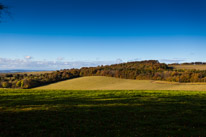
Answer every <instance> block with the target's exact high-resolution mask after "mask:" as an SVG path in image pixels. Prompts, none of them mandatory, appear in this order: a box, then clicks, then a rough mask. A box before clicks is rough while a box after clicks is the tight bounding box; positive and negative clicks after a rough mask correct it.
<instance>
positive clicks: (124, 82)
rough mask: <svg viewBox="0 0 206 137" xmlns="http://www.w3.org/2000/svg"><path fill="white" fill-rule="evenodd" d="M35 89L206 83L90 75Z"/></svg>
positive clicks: (178, 86) (161, 87)
mask: <svg viewBox="0 0 206 137" xmlns="http://www.w3.org/2000/svg"><path fill="white" fill-rule="evenodd" d="M35 89H56V90H193V91H206V84H200V83H187V84H185V83H184V84H183V83H177V82H166V81H165V82H164V81H154V80H130V79H120V78H112V77H105V76H88V77H80V78H75V79H70V80H65V81H61V82H57V83H54V84H50V85H46V86H42V87H38V88H35Z"/></svg>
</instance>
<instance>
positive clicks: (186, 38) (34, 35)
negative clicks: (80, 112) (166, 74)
mask: <svg viewBox="0 0 206 137" xmlns="http://www.w3.org/2000/svg"><path fill="white" fill-rule="evenodd" d="M0 3H3V4H6V5H7V6H8V7H9V9H8V10H9V12H10V13H11V17H10V16H8V15H7V14H3V18H2V19H1V20H2V22H1V23H0V49H1V50H0V69H14V68H17V69H63V68H71V67H82V66H95V65H100V64H112V63H119V62H127V61H134V60H148V59H155V60H160V61H161V62H166V63H172V62H191V61H206V54H205V53H204V51H205V50H206V25H205V24H206V18H205V17H206V1H205V0H155V1H154V0H52V1H50V0H18V1H16V0H0ZM15 62H17V63H15ZM46 64H47V65H46ZM48 64H50V65H48Z"/></svg>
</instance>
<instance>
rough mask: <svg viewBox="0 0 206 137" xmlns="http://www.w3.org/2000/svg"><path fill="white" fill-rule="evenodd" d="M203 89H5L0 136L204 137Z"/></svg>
mask: <svg viewBox="0 0 206 137" xmlns="http://www.w3.org/2000/svg"><path fill="white" fill-rule="evenodd" d="M205 121H206V92H203V91H195V92H194V91H126V90H123V91H119V90H118V91H69V90H12V89H11V90H6V89H1V90H0V136H1V137H11V136H18V137H21V136H25V137H37V136H38V137H39V136H40V137H57V136H61V137H62V136H71V137H82V136H84V137H94V136H96V137H108V136H111V137H118V136H119V137H134V136H138V137H139V136H145V137H153V136H155V137H158V136H160V137H163V136H188V137H189V136H205V135H206V131H205V127H206V123H205Z"/></svg>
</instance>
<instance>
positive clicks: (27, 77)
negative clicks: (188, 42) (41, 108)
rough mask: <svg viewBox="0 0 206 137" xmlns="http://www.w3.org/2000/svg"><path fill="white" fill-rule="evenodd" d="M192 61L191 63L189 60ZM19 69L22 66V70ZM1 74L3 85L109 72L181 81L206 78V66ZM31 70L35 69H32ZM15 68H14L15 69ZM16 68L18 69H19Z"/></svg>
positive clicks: (134, 65)
mask: <svg viewBox="0 0 206 137" xmlns="http://www.w3.org/2000/svg"><path fill="white" fill-rule="evenodd" d="M189 65H191V64H189ZM18 71H19V70H18ZM23 71H24V73H22V72H21V73H19V74H18V73H12V74H8V73H7V74H1V75H0V88H1V87H3V88H34V87H39V86H43V85H48V84H51V83H56V82H59V81H64V80H68V79H73V78H78V77H85V76H107V77H115V78H121V79H132V80H135V79H136V80H161V81H170V82H179V83H190V82H205V83H206V70H198V69H177V68H175V67H174V66H172V67H171V66H169V65H167V64H165V63H160V62H159V61H157V60H146V61H135V62H127V63H121V64H113V65H105V66H103V65H102V66H97V67H83V68H81V69H64V70H58V71H50V72H48V71H46V72H43V73H42V71H40V72H39V73H38V72H35V73H34V72H25V71H26V70H23ZM29 71H31V70H29ZM13 72H14V71H13ZM15 72H16V71H15Z"/></svg>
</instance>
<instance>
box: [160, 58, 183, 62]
mask: <svg viewBox="0 0 206 137" xmlns="http://www.w3.org/2000/svg"><path fill="white" fill-rule="evenodd" d="M184 61H187V59H185V58H183V59H181V58H173V59H161V60H160V62H163V63H181V62H184Z"/></svg>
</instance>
